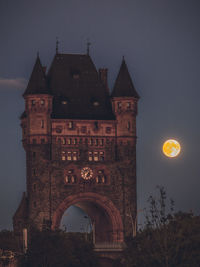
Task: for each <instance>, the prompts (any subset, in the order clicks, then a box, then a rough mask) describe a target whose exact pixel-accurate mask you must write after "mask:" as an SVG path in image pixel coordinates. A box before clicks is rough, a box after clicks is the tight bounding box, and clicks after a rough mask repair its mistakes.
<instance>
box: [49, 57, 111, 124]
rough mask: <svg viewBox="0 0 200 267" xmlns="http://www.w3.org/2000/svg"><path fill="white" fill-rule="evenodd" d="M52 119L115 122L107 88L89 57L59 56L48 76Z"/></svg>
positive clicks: (55, 58)
mask: <svg viewBox="0 0 200 267" xmlns="http://www.w3.org/2000/svg"><path fill="white" fill-rule="evenodd" d="M47 80H48V87H49V89H50V92H51V94H52V95H53V96H54V98H53V112H52V117H53V118H74V119H97V120H98V119H105V120H106V119H114V115H113V113H112V108H111V103H110V98H109V95H108V92H107V89H106V87H105V85H104V84H103V83H102V82H101V81H100V79H99V76H98V72H97V70H96V68H95V66H94V64H93V62H92V60H91V58H90V56H89V55H80V54H56V55H55V57H54V59H53V62H52V64H51V67H50V69H49V72H48V75H47Z"/></svg>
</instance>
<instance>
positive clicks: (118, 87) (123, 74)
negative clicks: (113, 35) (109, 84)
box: [111, 58, 139, 98]
mask: <svg viewBox="0 0 200 267" xmlns="http://www.w3.org/2000/svg"><path fill="white" fill-rule="evenodd" d="M111 96H112V97H123V96H125V97H126V96H127V97H129V96H131V97H135V98H139V95H138V93H137V92H136V90H135V87H134V85H133V82H132V79H131V76H130V74H129V71H128V68H127V65H126V62H125V59H124V58H123V60H122V64H121V67H120V70H119V73H118V76H117V79H116V81H115V85H114V88H113V91H112V94H111Z"/></svg>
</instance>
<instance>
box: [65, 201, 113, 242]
mask: <svg viewBox="0 0 200 267" xmlns="http://www.w3.org/2000/svg"><path fill="white" fill-rule="evenodd" d="M60 228H61V229H62V230H64V231H66V232H78V233H81V234H83V235H84V236H85V239H86V240H90V241H92V242H93V243H104V242H112V241H113V238H112V232H113V231H112V221H111V219H110V218H109V216H108V214H107V212H106V211H105V210H104V209H103V208H102V207H101V206H99V205H97V204H94V203H93V202H90V201H80V202H77V203H75V204H74V205H72V206H70V207H69V208H67V210H65V212H64V214H63V215H62V219H61V222H60Z"/></svg>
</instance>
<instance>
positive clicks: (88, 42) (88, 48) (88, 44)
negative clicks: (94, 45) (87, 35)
mask: <svg viewBox="0 0 200 267" xmlns="http://www.w3.org/2000/svg"><path fill="white" fill-rule="evenodd" d="M90 45H91V43H90V40H89V39H87V55H89V54H90Z"/></svg>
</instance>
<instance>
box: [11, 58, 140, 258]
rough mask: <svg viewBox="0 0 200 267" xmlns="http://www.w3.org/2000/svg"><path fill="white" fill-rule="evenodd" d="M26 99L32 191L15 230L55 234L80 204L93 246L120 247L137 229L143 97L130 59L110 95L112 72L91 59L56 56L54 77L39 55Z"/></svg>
mask: <svg viewBox="0 0 200 267" xmlns="http://www.w3.org/2000/svg"><path fill="white" fill-rule="evenodd" d="M23 96H24V99H25V111H24V112H23V114H22V116H21V126H22V140H23V146H24V149H25V151H26V168H27V190H26V193H24V195H23V199H22V201H21V203H20V205H19V208H18V210H17V211H16V213H15V215H14V219H13V224H14V230H15V233H16V234H19V236H20V235H21V233H22V230H23V228H28V231H29V230H30V229H31V228H32V226H34V227H36V228H38V229H43V228H45V227H51V228H52V229H56V228H58V227H59V225H60V220H61V217H62V215H63V213H64V211H65V210H66V209H67V208H68V207H69V206H71V205H77V206H79V207H81V208H82V209H83V210H84V211H85V212H86V213H87V214H88V215H89V216H90V218H91V220H92V222H93V230H94V231H95V249H96V250H97V251H99V252H102V253H103V251H105V249H107V250H106V251H108V248H112V249H113V248H114V247H115V249H116V250H117V249H118V248H120V244H121V243H122V242H123V241H124V237H125V236H127V235H130V234H133V233H134V232H135V230H136V115H137V101H138V98H139V97H138V94H137V92H136V90H135V88H134V86H133V83H132V80H131V77H130V74H129V72H128V69H127V66H126V63H125V60H124V59H123V61H122V64H121V67H120V71H119V74H118V76H117V79H116V81H115V85H114V88H113V90H112V93H111V94H110V93H109V88H108V83H107V69H99V72H98V71H97V70H96V68H95V66H94V64H93V62H92V60H91V58H90V56H89V55H79V54H77V55H72V54H60V53H57V54H56V55H55V57H54V59H53V62H52V64H51V67H50V68H49V71H48V73H46V68H45V67H43V66H42V65H41V62H40V59H39V57H37V60H36V63H35V65H34V68H33V72H32V74H31V77H30V80H29V83H28V85H27V88H26V90H25V92H24V95H23ZM103 244H107V245H106V246H107V247H106V248H105V247H104V246H103ZM104 256H106V254H104Z"/></svg>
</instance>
